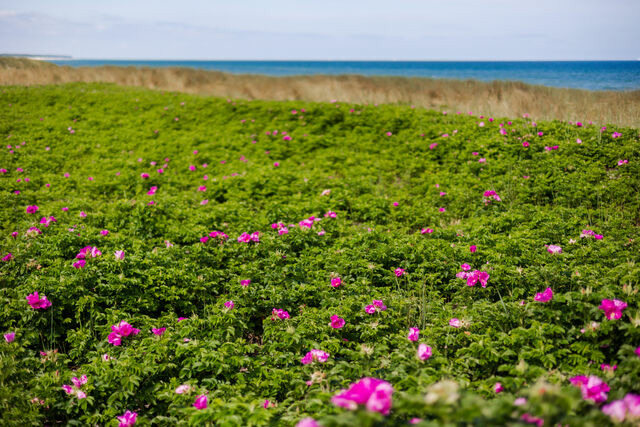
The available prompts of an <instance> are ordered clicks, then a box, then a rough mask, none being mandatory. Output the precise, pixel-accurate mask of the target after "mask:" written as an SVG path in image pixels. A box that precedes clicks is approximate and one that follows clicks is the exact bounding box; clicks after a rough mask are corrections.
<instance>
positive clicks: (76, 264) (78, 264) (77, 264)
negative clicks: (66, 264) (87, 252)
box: [73, 259, 87, 269]
mask: <svg viewBox="0 0 640 427" xmlns="http://www.w3.org/2000/svg"><path fill="white" fill-rule="evenodd" d="M86 263H87V261H85V260H84V259H79V260H78V261H76V262H74V263H73V267H74V268H77V269H81V268H84V266H85V264H86Z"/></svg>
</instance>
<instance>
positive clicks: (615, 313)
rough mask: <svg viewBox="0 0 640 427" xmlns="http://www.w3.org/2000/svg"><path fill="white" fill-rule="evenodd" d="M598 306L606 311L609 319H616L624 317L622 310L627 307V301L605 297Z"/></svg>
mask: <svg viewBox="0 0 640 427" xmlns="http://www.w3.org/2000/svg"><path fill="white" fill-rule="evenodd" d="M598 308H599V309H600V310H602V311H604V314H605V317H606V318H607V320H615V319H619V318H621V317H622V311H623V310H624V309H625V308H627V303H626V302H624V301H620V300H617V299H614V300H610V299H603V300H602V302H601V304H600V307H598Z"/></svg>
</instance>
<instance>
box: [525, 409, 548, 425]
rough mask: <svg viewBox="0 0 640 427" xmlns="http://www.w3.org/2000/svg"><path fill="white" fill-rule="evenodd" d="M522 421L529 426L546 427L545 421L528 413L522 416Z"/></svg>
mask: <svg viewBox="0 0 640 427" xmlns="http://www.w3.org/2000/svg"><path fill="white" fill-rule="evenodd" d="M520 419H521V420H522V421H524V422H525V423H527V424H535V425H537V426H538V427H542V426H543V425H544V419H543V418H540V417H534V416H533V415H531V414H530V413H528V412H525V413H524V414H522V415H521V416H520Z"/></svg>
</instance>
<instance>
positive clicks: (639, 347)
mask: <svg viewBox="0 0 640 427" xmlns="http://www.w3.org/2000/svg"><path fill="white" fill-rule="evenodd" d="M635 353H636V356H638V357H640V346H638V347H636V351H635Z"/></svg>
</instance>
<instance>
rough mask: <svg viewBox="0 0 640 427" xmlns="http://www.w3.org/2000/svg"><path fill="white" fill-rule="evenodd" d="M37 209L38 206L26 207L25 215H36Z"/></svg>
mask: <svg viewBox="0 0 640 427" xmlns="http://www.w3.org/2000/svg"><path fill="white" fill-rule="evenodd" d="M38 209H40V208H39V207H38V206H35V205H33V206H27V213H28V214H32V213H36V212H37V211H38Z"/></svg>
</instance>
